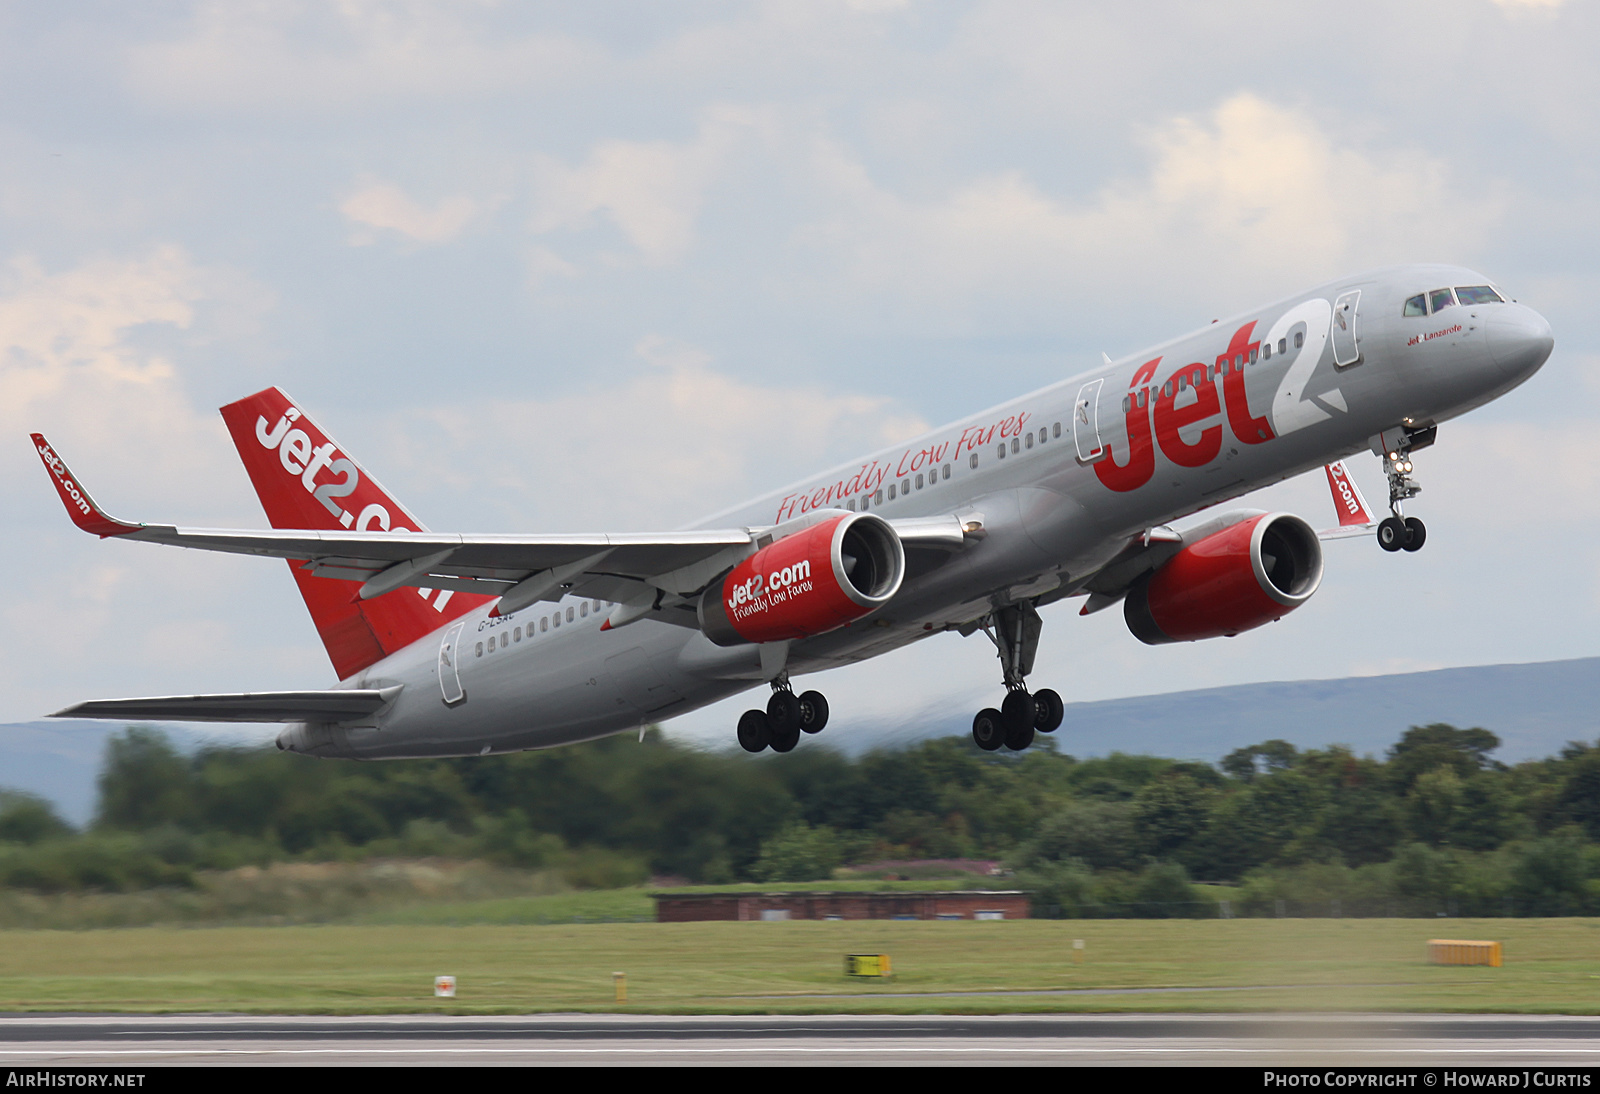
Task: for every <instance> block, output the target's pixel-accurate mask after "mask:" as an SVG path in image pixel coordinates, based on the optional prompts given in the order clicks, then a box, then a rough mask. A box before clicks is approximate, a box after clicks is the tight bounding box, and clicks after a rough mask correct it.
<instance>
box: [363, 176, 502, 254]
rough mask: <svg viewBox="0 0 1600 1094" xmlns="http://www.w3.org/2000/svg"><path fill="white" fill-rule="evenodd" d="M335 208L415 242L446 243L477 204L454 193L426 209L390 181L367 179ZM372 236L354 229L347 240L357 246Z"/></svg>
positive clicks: (476, 209) (467, 220) (475, 212)
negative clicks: (452, 195)
mask: <svg viewBox="0 0 1600 1094" xmlns="http://www.w3.org/2000/svg"><path fill="white" fill-rule="evenodd" d="M339 211H340V212H341V213H343V214H344V215H345V216H346V217H347V218H348V219H350V220H352V221H354V222H355V223H356V224H359V225H362V226H363V227H364V228H377V229H380V230H386V231H391V232H396V233H398V234H400V235H402V236H405V237H406V238H407V239H410V240H413V241H414V242H417V243H447V242H449V241H450V240H452V239H454V238H456V236H458V235H460V234H461V232H462V230H463V229H465V228H466V226H467V225H468V224H469V223H471V221H472V219H473V217H475V216H477V215H478V212H479V205H478V203H477V202H475V201H473V200H472V199H471V198H470V197H467V196H465V195H457V196H455V197H449V198H445V199H444V200H442V201H440V202H439V203H438V204H437V205H435V206H434V207H433V208H431V209H429V208H425V207H423V206H422V205H420V204H418V203H417V202H416V201H414V200H413V199H412V198H411V197H409V196H408V195H407V194H406V192H405V191H404V190H401V189H400V187H398V186H396V185H394V184H393V183H390V182H379V181H377V180H368V181H366V182H365V183H364V184H363V185H362V186H361V187H360V188H359V189H357V190H356V191H355V192H354V193H352V194H351V195H350V196H349V197H347V198H345V200H344V201H343V202H341V203H340V205H339ZM374 238H375V237H374V235H373V233H372V232H370V231H365V230H362V229H357V230H356V231H355V232H353V233H352V234H351V237H350V242H351V243H353V244H356V245H358V246H359V245H362V244H367V243H372V242H373V241H374Z"/></svg>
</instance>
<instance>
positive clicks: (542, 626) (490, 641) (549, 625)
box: [475, 600, 607, 657]
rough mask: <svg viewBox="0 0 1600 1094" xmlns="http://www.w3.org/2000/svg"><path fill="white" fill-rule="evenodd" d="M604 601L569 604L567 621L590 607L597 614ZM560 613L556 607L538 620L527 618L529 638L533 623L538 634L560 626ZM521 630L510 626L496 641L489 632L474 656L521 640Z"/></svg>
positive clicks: (587, 612) (574, 618)
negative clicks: (509, 629) (573, 605)
mask: <svg viewBox="0 0 1600 1094" xmlns="http://www.w3.org/2000/svg"><path fill="white" fill-rule="evenodd" d="M606 603H607V601H604V600H585V601H582V602H581V603H579V604H578V605H577V606H576V607H572V606H570V605H569V606H568V607H567V610H566V612H565V615H566V617H567V622H568V623H575V622H577V621H578V620H579V619H581V618H583V617H584V616H587V615H588V614H589V612H590V610H591V608H592V610H593V611H594V613H595V614H596V615H599V614H600V608H601V606H602V605H604V604H606ZM562 614H563V613H562V611H561V610H560V609H559V608H558V609H557V610H556V611H554V612H552V613H551V614H550V615H546V616H542V617H540V618H539V619H538V620H532V619H530V620H528V624H527V631H528V637H529V638H530V639H531V638H532V637H533V628H534V626H535V625H537V626H538V628H539V633H540V634H544V633H545V632H546V631H550V630H552V629H559V628H560V626H561V616H562ZM522 631H523V628H522V625H521V624H518V625H517V626H515V627H513V628H511V631H510V632H509V633H507V632H506V631H501V632H500V637H499V641H496V640H495V636H494V635H492V634H491V635H490V636H489V637H488V638H486V639H484V640H483V641H482V642H479V643H478V650H477V653H476V655H475V656H478V657H482V656H483V655H484V654H485V653H493V652H494V651H495V650H496V649H502V650H503V649H505V648H506V647H507V646H509V645H511V643H513V642H521V641H522Z"/></svg>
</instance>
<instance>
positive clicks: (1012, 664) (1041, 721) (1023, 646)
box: [972, 600, 1065, 752]
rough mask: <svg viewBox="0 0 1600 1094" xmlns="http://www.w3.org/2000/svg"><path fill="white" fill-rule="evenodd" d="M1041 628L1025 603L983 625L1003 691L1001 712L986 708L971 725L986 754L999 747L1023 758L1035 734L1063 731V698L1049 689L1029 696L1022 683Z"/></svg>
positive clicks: (1033, 610) (999, 612)
mask: <svg viewBox="0 0 1600 1094" xmlns="http://www.w3.org/2000/svg"><path fill="white" fill-rule="evenodd" d="M1043 627H1044V622H1043V620H1041V619H1040V618H1039V612H1038V610H1037V609H1036V608H1035V607H1034V606H1033V604H1031V603H1030V602H1028V601H1026V600H1025V601H1022V602H1021V603H1018V604H1013V605H1011V606H1009V607H1006V608H1001V609H998V610H996V611H995V612H994V613H993V614H992V615H991V616H990V617H989V620H988V621H986V622H985V623H984V624H983V631H984V633H985V634H987V635H988V636H989V640H990V641H992V642H993V643H994V644H995V649H996V650H997V651H998V652H999V654H1000V666H1001V675H1002V677H1003V678H1004V681H1005V686H1006V697H1005V700H1004V701H1003V702H1001V704H1000V709H998V710H996V709H995V708H994V707H985V708H984V709H983V710H980V711H979V712H978V714H977V716H976V717H975V718H973V719H972V739H973V741H974V742H976V743H977V745H978V747H979V748H981V749H983V750H984V751H986V752H993V751H995V750H996V749H999V748H1000V747H1002V746H1004V747H1005V748H1009V749H1011V750H1013V751H1015V752H1021V751H1022V750H1023V749H1025V748H1027V747H1028V746H1029V745H1031V744H1032V743H1033V737H1034V734H1035V733H1054V732H1055V731H1056V730H1057V729H1058V728H1060V726H1061V720H1062V717H1063V716H1064V714H1065V704H1064V703H1063V702H1062V701H1061V696H1060V695H1058V694H1056V693H1055V692H1054V691H1052V690H1050V689H1049V688H1045V689H1044V690H1043V691H1040V692H1038V693H1036V694H1031V695H1030V694H1029V693H1028V686H1027V683H1026V679H1027V676H1028V674H1029V673H1030V672H1032V671H1033V659H1034V655H1035V654H1036V653H1038V650H1039V632H1040V631H1041V630H1042V629H1043Z"/></svg>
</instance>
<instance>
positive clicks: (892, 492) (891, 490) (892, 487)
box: [889, 482, 894, 501]
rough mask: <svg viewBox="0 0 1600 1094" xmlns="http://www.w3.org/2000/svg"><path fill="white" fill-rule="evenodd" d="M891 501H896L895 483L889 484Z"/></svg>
mask: <svg viewBox="0 0 1600 1094" xmlns="http://www.w3.org/2000/svg"><path fill="white" fill-rule="evenodd" d="M889 500H890V501H893V500H894V483H892V482H891V483H890V484H889Z"/></svg>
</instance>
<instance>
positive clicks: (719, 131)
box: [529, 107, 770, 266]
mask: <svg viewBox="0 0 1600 1094" xmlns="http://www.w3.org/2000/svg"><path fill="white" fill-rule="evenodd" d="M769 121H770V119H768V118H766V117H765V116H764V115H763V113H762V112H760V111H752V110H744V109H738V108H731V107H722V108H715V109H712V110H711V111H709V112H708V115H707V117H706V119H705V120H704V122H703V123H702V124H701V126H700V131H699V133H698V134H697V135H696V137H695V138H694V139H693V140H691V141H687V142H682V143H673V142H670V141H617V140H611V141H602V142H600V143H598V144H596V145H595V146H594V147H593V149H592V150H591V151H590V152H589V155H588V158H587V159H586V160H585V161H584V162H583V163H581V164H578V165H577V166H568V165H567V164H565V163H563V162H561V161H560V160H558V159H554V158H550V157H542V158H540V160H539V161H538V163H537V165H536V168H535V175H536V181H535V186H534V190H535V195H534V204H535V210H534V214H533V217H532V218H531V220H530V223H529V227H530V228H531V229H532V230H533V231H534V232H535V233H538V234H540V235H546V234H550V233H555V232H558V231H567V232H572V231H578V230H582V229H584V228H587V227H589V226H591V225H592V224H593V223H594V221H595V220H596V218H598V217H604V218H605V219H607V220H609V221H610V222H611V223H612V225H613V226H614V227H615V228H616V230H617V231H619V232H620V233H621V234H622V235H623V237H624V238H625V239H626V240H627V241H628V243H629V244H630V245H631V246H632V247H633V249H634V251H635V252H636V253H637V256H638V258H639V259H641V260H642V261H643V262H644V263H645V264H646V265H651V266H663V265H668V264H672V263H675V262H677V261H678V260H680V259H681V258H683V256H684V255H685V253H686V252H687V251H688V249H689V247H690V245H691V244H692V243H693V240H694V225H695V218H696V217H697V216H698V215H699V213H700V208H701V204H702V202H703V200H704V198H705V193H706V190H707V188H708V187H710V186H711V185H712V183H713V182H714V181H715V179H716V178H717V175H718V172H719V170H720V169H721V168H722V166H723V164H724V161H725V160H726V158H727V157H728V155H729V154H730V152H731V151H732V149H733V148H734V146H735V145H737V144H739V143H740V142H743V141H745V140H748V139H749V138H750V137H751V136H752V135H755V134H757V133H759V132H760V131H761V130H762V129H763V128H765V127H766V126H767V124H768V123H769Z"/></svg>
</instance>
